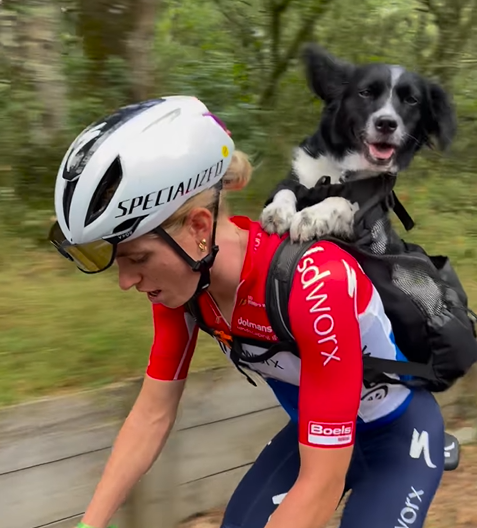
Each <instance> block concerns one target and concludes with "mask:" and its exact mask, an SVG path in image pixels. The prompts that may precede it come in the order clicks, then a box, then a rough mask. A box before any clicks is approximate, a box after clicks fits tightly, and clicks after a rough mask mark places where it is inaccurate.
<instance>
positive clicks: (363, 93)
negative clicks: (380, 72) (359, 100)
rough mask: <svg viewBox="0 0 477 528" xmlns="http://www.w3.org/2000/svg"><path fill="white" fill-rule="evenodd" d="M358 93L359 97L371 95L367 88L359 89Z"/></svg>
mask: <svg viewBox="0 0 477 528" xmlns="http://www.w3.org/2000/svg"><path fill="white" fill-rule="evenodd" d="M359 95H360V96H361V97H364V98H365V99H366V98H368V97H371V95H372V94H371V90H368V89H367V90H361V91H360V92H359Z"/></svg>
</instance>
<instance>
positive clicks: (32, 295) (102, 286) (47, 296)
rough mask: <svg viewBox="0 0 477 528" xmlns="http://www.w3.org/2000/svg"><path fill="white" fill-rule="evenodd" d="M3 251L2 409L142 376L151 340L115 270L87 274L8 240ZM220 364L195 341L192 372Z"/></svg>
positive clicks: (147, 316)
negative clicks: (41, 396) (28, 400)
mask: <svg viewBox="0 0 477 528" xmlns="http://www.w3.org/2000/svg"><path fill="white" fill-rule="evenodd" d="M3 247H5V246H4V245H3ZM8 250H9V251H8V254H9V255H10V258H3V262H2V264H1V268H0V291H1V296H0V405H5V404H9V403H13V402H18V401H21V400H24V399H28V398H31V397H34V396H40V395H44V394H50V393H58V392H63V391H66V390H72V389H76V388H78V387H94V386H99V385H103V384H106V383H110V382H113V381H117V380H121V379H124V378H128V377H131V376H137V375H141V374H142V373H143V372H144V370H145V368H146V366H147V361H148V354H149V349H150V345H151V342H152V337H153V333H152V318H151V306H150V303H149V301H148V300H147V299H146V298H145V296H144V295H141V294H138V293H137V292H136V291H135V290H134V291H128V292H122V291H121V290H120V289H119V288H118V286H117V284H116V277H115V274H114V271H111V272H110V273H103V274H99V275H97V276H87V275H84V274H82V273H80V272H76V271H73V270H72V269H71V267H70V266H68V263H67V262H66V261H65V262H64V263H63V262H62V259H61V258H58V257H57V256H56V255H55V254H54V253H53V252H51V251H47V250H37V251H32V250H30V251H28V252H22V251H21V250H20V248H19V247H15V244H12V243H11V241H10V244H9V246H8ZM22 253H23V254H22ZM221 362H223V363H225V359H224V358H223V357H222V355H221V352H220V349H219V348H218V347H217V346H216V345H215V344H214V342H213V341H212V339H211V338H210V337H209V336H207V335H205V334H204V335H201V337H200V344H199V349H198V351H197V353H196V355H195V358H194V362H193V368H194V369H199V368H207V367H208V366H210V365H217V364H219V363H221Z"/></svg>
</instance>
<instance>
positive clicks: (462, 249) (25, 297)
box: [0, 179, 477, 405]
mask: <svg viewBox="0 0 477 528" xmlns="http://www.w3.org/2000/svg"><path fill="white" fill-rule="evenodd" d="M446 181H447V180H442V181H440V180H435V179H427V180H424V181H423V182H421V183H419V185H416V184H412V187H413V189H412V192H408V194H406V193H405V192H404V191H405V189H407V188H408V187H409V181H408V182H407V183H406V181H403V182H402V184H401V185H400V189H401V192H400V193H399V195H400V197H401V199H402V201H403V202H404V203H405V205H406V206H407V207H408V209H409V211H410V212H411V213H412V215H413V217H414V219H415V220H416V222H417V224H418V227H416V228H415V230H414V231H412V232H411V233H409V234H407V235H406V239H409V240H411V241H416V242H418V243H421V244H423V245H424V247H425V248H426V249H427V250H428V251H429V252H430V253H431V252H434V253H444V254H447V255H449V256H451V258H452V262H453V264H454V265H455V267H456V269H457V271H458V273H459V275H460V277H461V280H462V282H463V283H464V285H465V287H466V289H467V292H468V294H469V298H470V302H471V306H472V307H473V308H474V310H475V308H477V281H476V280H475V264H474V261H475V258H476V253H477V246H476V244H475V242H476V237H477V224H476V220H475V218H476V214H475V213H476V211H475V209H477V207H475V206H474V196H477V192H476V191H477V183H474V182H473V180H471V181H470V182H469V181H468V182H466V183H465V184H464V183H462V182H461V183H460V184H456V180H448V181H449V182H450V183H446ZM450 198H452V199H450ZM255 202H257V200H256V197H255ZM244 207H245V206H244V205H243V204H241V205H240V210H244ZM247 212H250V213H252V210H250V209H249V210H248V211H247ZM253 216H255V215H253ZM1 243H2V253H1V254H0V292H1V295H0V405H6V404H10V403H14V402H19V401H22V400H25V399H29V398H32V397H36V396H41V395H45V394H54V393H59V392H64V391H69V390H76V389H77V388H79V387H94V386H100V385H104V384H106V383H110V382H114V381H118V380H122V379H124V378H130V377H132V376H139V375H141V374H142V373H143V372H144V370H145V368H146V365H147V361H148V355H149V349H150V345H151V341H152V336H153V335H152V321H151V308H150V305H149V302H148V301H147V299H146V298H145V297H144V296H143V295H140V294H138V293H136V292H135V291H129V292H122V291H121V290H119V288H118V286H117V284H116V276H115V274H114V271H111V272H109V273H103V274H99V275H97V276H87V275H84V274H82V273H80V272H77V271H76V270H75V269H74V268H72V267H71V266H69V263H68V262H66V261H63V259H61V258H60V257H58V256H57V255H56V252H54V250H52V249H49V248H38V247H34V246H32V247H28V248H25V247H22V245H24V244H25V242H20V240H19V239H18V238H14V237H12V236H7V235H2V239H1ZM225 364H227V362H226V360H225V358H224V357H223V355H222V354H221V352H220V350H219V348H218V347H217V346H216V345H215V343H214V342H213V341H212V340H211V339H210V338H209V337H208V336H206V335H203V334H201V337H200V341H199V346H198V350H197V352H196V354H195V357H194V360H193V364H192V369H193V370H197V369H202V368H207V367H210V366H216V365H225Z"/></svg>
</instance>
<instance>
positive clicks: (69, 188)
mask: <svg viewBox="0 0 477 528" xmlns="http://www.w3.org/2000/svg"><path fill="white" fill-rule="evenodd" d="M77 183H78V180H74V181H71V182H67V183H66V185H65V191H64V193H63V214H64V217H65V222H66V225H67V226H68V229H69V227H70V221H69V219H70V208H71V201H72V200H73V194H74V192H75V188H76V184H77Z"/></svg>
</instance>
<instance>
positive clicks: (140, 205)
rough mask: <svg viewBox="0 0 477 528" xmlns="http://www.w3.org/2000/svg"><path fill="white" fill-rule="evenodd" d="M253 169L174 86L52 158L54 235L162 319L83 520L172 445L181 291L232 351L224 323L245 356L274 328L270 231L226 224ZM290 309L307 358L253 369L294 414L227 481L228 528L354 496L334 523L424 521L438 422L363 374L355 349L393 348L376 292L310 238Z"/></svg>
mask: <svg viewBox="0 0 477 528" xmlns="http://www.w3.org/2000/svg"><path fill="white" fill-rule="evenodd" d="M250 175H251V166H250V164H249V162H248V160H247V158H246V157H245V155H244V154H242V153H241V152H238V151H235V150H234V144H233V141H232V139H231V137H230V133H229V132H228V131H227V130H226V128H225V126H224V124H223V123H222V122H221V121H220V120H219V119H218V118H216V117H215V116H213V115H212V114H211V113H210V112H209V111H208V109H207V108H206V106H205V105H204V104H203V103H202V102H201V101H199V100H198V99H196V98H193V97H185V96H184V97H182V96H175V97H166V98H163V99H158V100H153V101H148V102H144V103H141V104H137V105H133V106H129V107H125V108H122V109H120V110H119V111H117V112H116V113H115V114H113V115H111V116H109V117H107V118H105V119H103V120H101V121H99V122H97V123H95V124H94V125H91V127H89V128H87V129H86V130H85V131H84V132H82V133H81V134H80V135H79V137H78V138H77V139H76V140H75V141H74V142H73V144H72V145H71V147H70V148H69V150H68V152H67V153H66V155H65V157H64V159H63V162H62V164H61V167H60V169H59V173H58V176H57V181H56V190H55V208H56V215H57V219H58V220H57V223H56V224H55V225H54V226H53V227H52V230H51V232H50V240H51V241H52V242H53V243H54V244H55V246H56V247H57V248H58V250H59V251H60V252H61V254H62V255H63V256H65V257H67V258H69V259H70V260H72V261H74V263H75V264H76V265H77V266H78V267H79V268H80V269H81V270H82V271H85V272H87V273H96V272H101V271H103V270H105V269H106V268H108V267H110V266H111V265H112V264H113V263H114V262H115V263H116V264H117V267H118V272H119V285H120V287H121V288H122V289H124V290H128V289H130V288H133V287H134V288H136V289H137V290H138V291H140V292H142V293H144V294H146V295H147V296H148V298H149V299H150V301H151V303H152V310H153V315H154V330H155V337H154V341H153V345H152V350H151V354H150V360H149V364H148V366H147V372H146V375H145V379H144V383H143V386H142V389H141V391H140V394H139V396H138V398H137V401H136V402H135V404H134V406H133V409H132V411H131V413H130V414H129V416H128V418H127V419H126V421H125V423H124V425H123V427H122V428H121V431H120V433H119V435H118V438H117V439H116V442H115V445H114V448H113V451H112V454H111V457H110V459H109V461H108V463H107V465H106V468H105V471H104V474H103V476H102V478H101V481H100V483H99V485H98V487H97V489H96V491H95V494H94V496H93V498H92V501H91V503H90V505H89V507H88V508H87V511H86V513H85V515H84V518H83V523H84V525H83V526H91V527H94V528H105V527H106V526H107V524H108V522H109V521H110V519H111V518H112V516H113V515H114V513H115V511H116V510H117V509H118V507H119V506H120V504H121V503H122V501H123V500H124V499H125V497H126V496H127V494H128V492H129V491H130V490H131V488H132V486H133V485H134V484H135V483H136V482H137V481H138V480H139V479H140V477H141V476H142V475H143V474H144V473H145V472H146V471H147V470H148V469H149V467H150V466H151V465H152V464H153V462H154V460H155V459H156V457H157V456H158V454H159V453H160V452H161V450H162V448H163V446H164V444H165V442H166V439H167V437H168V433H169V432H170V430H171V427H172V425H173V423H174V420H175V418H176V412H177V408H178V404H179V400H180V398H181V395H182V392H183V389H184V383H185V380H186V377H187V372H188V369H189V365H190V361H191V357H192V354H193V352H194V349H195V345H196V340H197V334H198V326H197V324H196V322H195V320H194V318H193V317H192V316H191V314H190V312H189V311H188V310H187V309H186V307H185V306H186V305H187V303H188V301H189V300H190V299H192V298H194V299H196V300H197V302H198V305H199V307H200V312H201V316H202V318H203V321H204V322H205V323H206V324H207V326H208V327H210V328H212V329H213V330H215V331H216V334H217V340H218V341H219V342H220V345H221V348H222V350H223V352H225V353H226V354H227V355H229V354H230V349H229V346H228V342H227V340H226V339H224V338H223V336H224V335H230V334H231V333H232V334H234V335H239V336H243V338H244V340H245V342H246V340H247V338H250V339H253V340H254V343H255V344H254V345H246V344H244V348H245V349H246V352H247V353H248V354H249V356H248V357H250V356H253V355H255V354H257V353H261V352H262V351H263V350H260V347H258V346H257V345H256V343H257V342H258V343H259V344H260V343H263V345H264V347H266V346H267V345H269V344H270V343H272V342H273V341H274V340H275V339H276V338H275V336H274V334H273V331H272V329H271V327H270V323H269V321H268V319H267V315H266V309H265V306H264V298H265V295H264V291H265V288H264V285H265V280H266V276H267V270H268V267H269V264H270V261H271V259H272V257H273V255H274V252H275V250H276V249H277V247H278V246H279V244H280V241H281V238H280V237H279V236H278V235H267V234H266V233H265V232H264V230H263V229H262V228H261V226H260V224H259V223H257V222H254V221H252V220H250V219H249V218H246V217H240V216H237V217H232V218H229V216H228V214H227V209H226V207H225V204H224V203H223V202H222V195H223V190H235V189H241V188H243V187H244V186H245V185H246V184H247V182H248V180H249V178H250ZM289 318H290V324H291V328H292V330H293V334H294V338H295V340H296V343H297V346H298V348H299V351H300V359H299V358H298V357H297V356H295V355H293V354H291V353H289V352H286V351H282V352H279V353H278V354H277V355H276V356H275V357H274V361H273V362H272V361H265V362H263V363H250V364H249V371H255V373H256V375H259V376H261V377H262V378H263V379H265V381H266V382H267V383H268V384H269V385H270V387H271V389H272V390H273V391H274V393H275V395H276V397H277V399H278V400H279V402H280V403H281V404H282V406H283V407H284V409H285V410H286V411H287V413H288V414H289V416H290V421H289V423H288V425H287V426H286V427H285V428H284V429H283V430H282V431H280V432H279V433H278V434H277V435H276V437H275V438H273V439H272V441H271V442H270V443H269V444H268V445H267V446H266V447H265V448H264V450H263V451H262V453H261V454H260V456H259V457H258V459H257V461H256V462H255V464H254V465H253V467H252V468H251V469H250V470H249V472H248V473H247V474H246V475H245V477H244V478H243V480H242V481H241V483H240V484H239V486H238V487H237V489H236V491H235V492H234V494H233V496H232V498H231V500H230V502H229V505H228V507H227V509H226V513H225V517H224V520H223V526H224V527H226V528H238V527H240V528H241V527H243V528H262V527H264V526H265V525H267V527H268V528H289V527H290V526H294V528H320V527H324V526H325V525H326V524H327V522H328V521H329V519H330V518H331V516H332V515H333V512H334V511H335V509H336V507H337V505H338V504H339V501H340V499H341V497H342V496H343V493H344V492H347V491H350V492H351V493H350V495H349V498H348V500H347V504H346V507H345V509H344V513H343V516H342V519H341V527H342V528H383V527H390V528H393V527H403V528H411V527H412V528H420V527H422V526H423V523H424V520H425V517H426V514H427V511H428V508H429V506H430V503H431V501H432V499H433V497H434V494H435V492H436V490H437V488H438V486H439V483H440V480H441V477H442V472H443V466H444V426H443V420H442V417H441V414H440V410H439V407H438V405H437V403H436V401H435V400H434V398H433V396H432V395H431V394H430V393H428V392H426V391H423V390H412V391H411V390H410V389H408V388H407V387H405V386H403V385H399V384H390V385H386V384H380V385H375V386H370V385H369V384H363V376H362V370H363V368H362V354H363V353H365V354H370V355H372V356H377V357H383V358H388V359H389V358H391V359H396V360H399V359H401V360H402V359H403V357H402V355H401V353H400V351H399V350H398V349H397V347H396V346H395V344H394V339H393V334H392V330H391V327H390V323H389V321H388V319H387V318H386V316H385V314H384V311H383V306H382V303H381V300H380V298H379V296H378V293H377V292H376V290H375V288H374V287H373V285H372V284H371V282H370V281H369V279H368V278H367V277H366V276H365V275H364V273H363V272H362V270H361V268H360V267H359V266H358V264H357V263H356V261H355V260H354V259H353V258H352V257H351V256H350V255H349V254H347V253H346V252H344V251H343V250H342V249H340V248H339V247H337V246H336V245H334V244H333V243H331V242H316V244H315V245H314V246H312V247H311V249H310V250H309V251H307V253H305V255H304V256H303V257H302V259H301V260H300V262H299V263H298V266H297V268H296V271H295V276H294V281H293V286H292V291H291V295H290V302H289ZM363 351H364V352H363ZM244 387H246V385H244ZM250 390H254V389H253V388H252V387H250Z"/></svg>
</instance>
